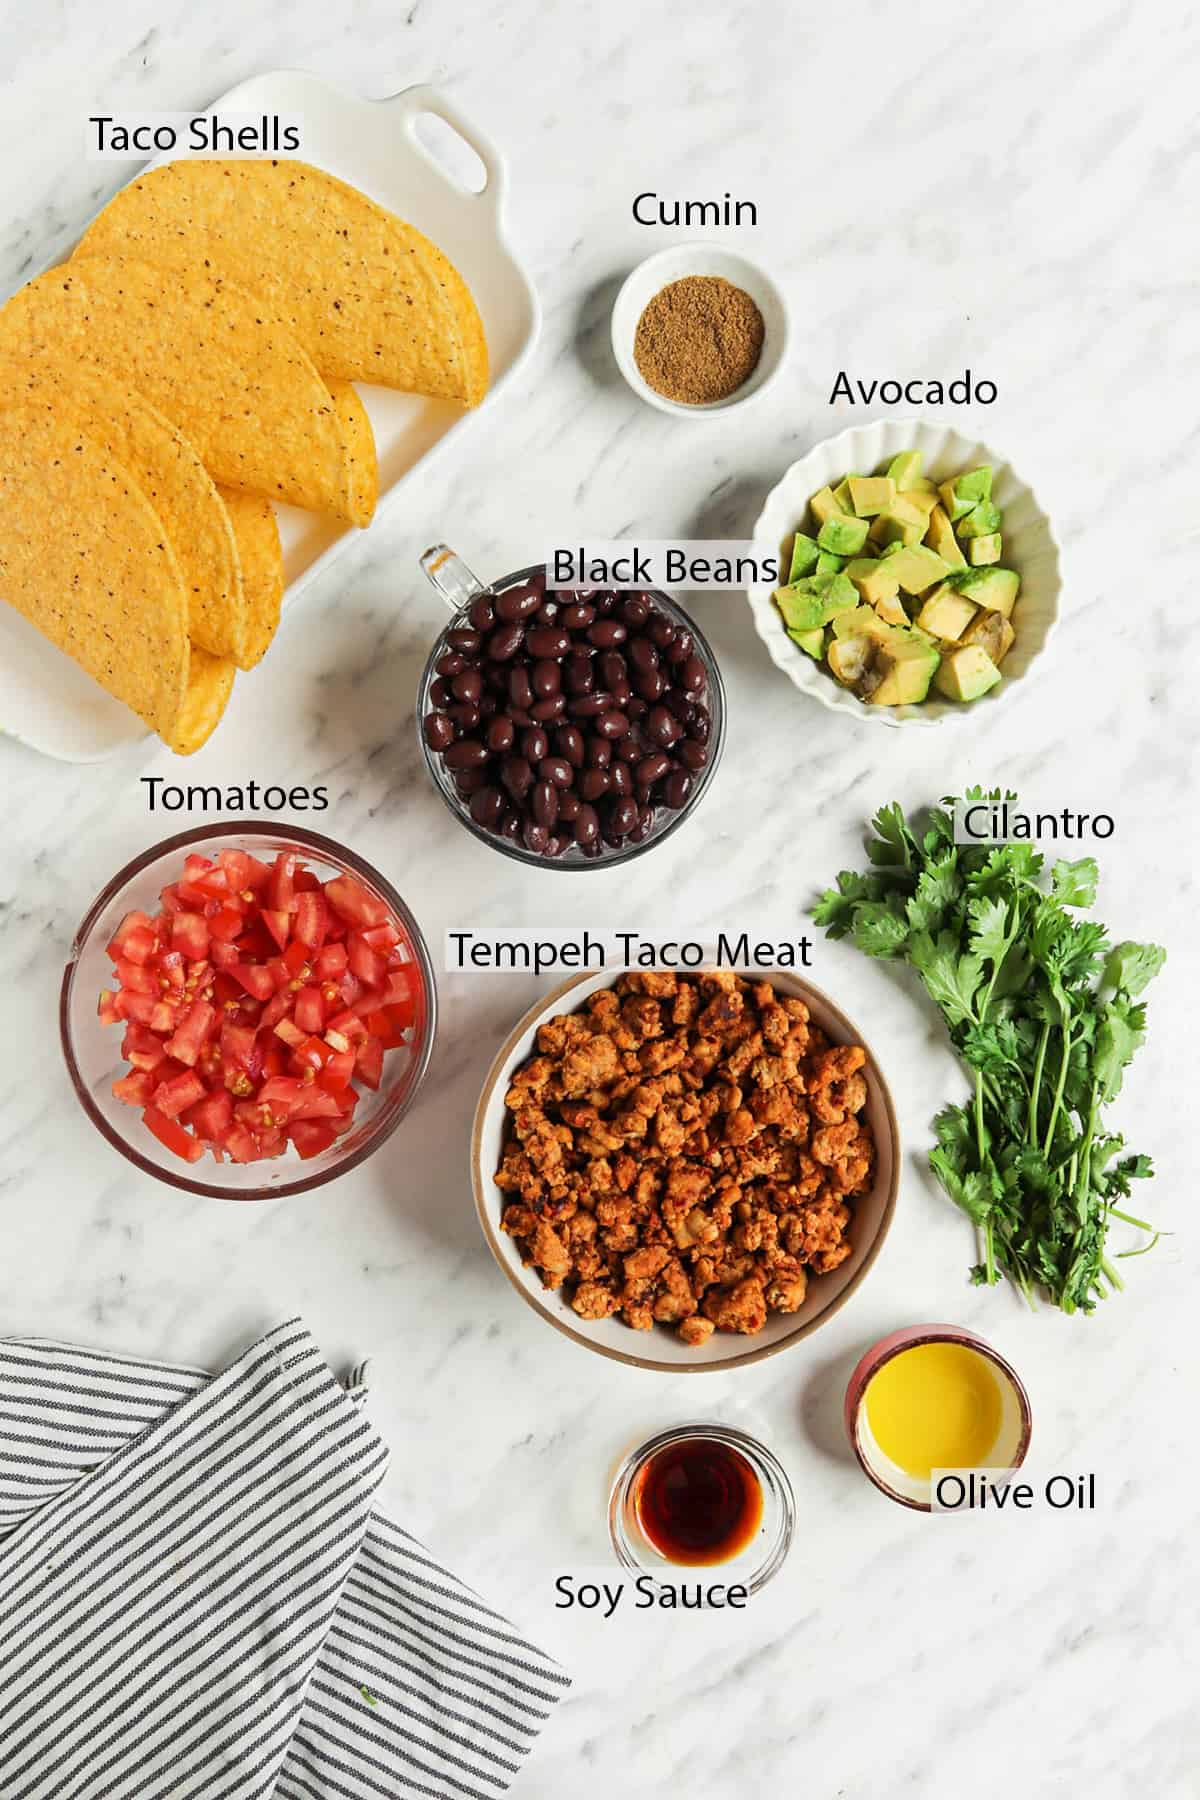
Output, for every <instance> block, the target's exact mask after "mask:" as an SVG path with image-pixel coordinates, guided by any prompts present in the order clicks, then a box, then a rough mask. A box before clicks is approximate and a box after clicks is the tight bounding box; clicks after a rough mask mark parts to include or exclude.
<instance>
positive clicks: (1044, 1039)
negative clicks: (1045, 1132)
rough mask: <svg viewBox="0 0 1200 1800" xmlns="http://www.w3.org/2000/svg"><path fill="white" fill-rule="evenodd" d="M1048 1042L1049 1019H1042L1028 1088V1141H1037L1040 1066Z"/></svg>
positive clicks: (1042, 1063) (1044, 1058)
mask: <svg viewBox="0 0 1200 1800" xmlns="http://www.w3.org/2000/svg"><path fill="white" fill-rule="evenodd" d="M1049 1042H1050V1021H1049V1019H1044V1020H1043V1021H1042V1034H1041V1036H1040V1037H1039V1039H1038V1047H1037V1057H1036V1059H1035V1061H1034V1065H1033V1082H1032V1084H1031V1086H1030V1089H1029V1141H1030V1143H1032V1144H1036V1143H1037V1141H1038V1100H1039V1097H1040V1094H1041V1087H1042V1068H1043V1066H1044V1064H1045V1061H1046V1045H1047V1044H1048V1043H1049Z"/></svg>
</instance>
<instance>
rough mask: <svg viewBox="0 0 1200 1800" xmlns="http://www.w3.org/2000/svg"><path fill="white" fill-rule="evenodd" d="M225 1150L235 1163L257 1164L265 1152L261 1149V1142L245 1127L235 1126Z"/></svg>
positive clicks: (227, 1138)
mask: <svg viewBox="0 0 1200 1800" xmlns="http://www.w3.org/2000/svg"><path fill="white" fill-rule="evenodd" d="M224 1148H225V1149H226V1150H228V1152H229V1155H230V1157H231V1159H232V1160H233V1161H234V1162H239V1163H248V1162H257V1161H258V1160H259V1158H260V1157H261V1156H262V1155H263V1154H264V1152H263V1151H262V1150H261V1149H260V1148H259V1140H258V1138H257V1137H256V1135H255V1134H254V1132H252V1131H250V1130H249V1128H248V1127H247V1126H245V1125H240V1124H239V1125H233V1126H231V1127H230V1129H229V1132H228V1134H227V1135H226V1138H225V1145H224Z"/></svg>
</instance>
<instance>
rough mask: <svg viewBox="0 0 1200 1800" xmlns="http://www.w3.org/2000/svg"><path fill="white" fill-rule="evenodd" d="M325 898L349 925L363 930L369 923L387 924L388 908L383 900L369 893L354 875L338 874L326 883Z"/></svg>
mask: <svg viewBox="0 0 1200 1800" xmlns="http://www.w3.org/2000/svg"><path fill="white" fill-rule="evenodd" d="M325 898H326V899H327V900H328V902H329V904H330V906H332V907H333V909H334V911H335V912H337V913H340V914H341V916H342V918H343V919H344V920H345V921H346V923H347V925H353V926H356V927H357V928H358V930H360V931H361V930H363V928H364V927H365V926H368V925H385V924H386V923H387V921H388V909H387V907H386V906H385V905H384V903H383V901H382V900H379V899H377V898H376V897H375V895H374V894H371V893H368V891H367V889H366V888H365V887H364V886H363V884H362V882H361V881H355V879H354V877H353V876H352V875H338V876H336V877H335V878H334V879H333V880H332V881H327V882H326V883H325Z"/></svg>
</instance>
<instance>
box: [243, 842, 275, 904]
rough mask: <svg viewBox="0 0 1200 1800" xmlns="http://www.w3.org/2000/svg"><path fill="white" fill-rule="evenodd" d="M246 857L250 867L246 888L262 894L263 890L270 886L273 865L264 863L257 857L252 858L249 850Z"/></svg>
mask: <svg viewBox="0 0 1200 1800" xmlns="http://www.w3.org/2000/svg"><path fill="white" fill-rule="evenodd" d="M245 857H246V861H247V863H248V864H249V865H250V866H249V870H248V872H247V875H246V886H247V887H248V888H249V889H250V890H251V891H252V892H253V893H255V894H261V893H262V891H263V889H264V888H265V887H268V886H269V885H270V881H271V865H270V863H268V862H262V861H261V860H260V859H259V858H258V857H257V856H252V855H251V854H250V852H249V851H248V850H247V851H246V852H245Z"/></svg>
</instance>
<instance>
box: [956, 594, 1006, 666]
mask: <svg viewBox="0 0 1200 1800" xmlns="http://www.w3.org/2000/svg"><path fill="white" fill-rule="evenodd" d="M1015 636H1016V633H1015V632H1014V631H1013V628H1012V626H1011V625H1010V624H1009V622H1008V620H1007V619H1006V618H1005V616H1004V614H1003V613H998V612H993V611H992V609H991V608H990V607H988V606H981V607H980V608H979V610H978V612H977V613H976V614H975V617H974V618H973V619H972V620H971V623H970V624H969V625H968V626H967V629H966V630H965V631H964V632H963V633H962V636H961V637H960V638H959V640H958V641H959V643H960V644H978V645H979V648H980V649H981V650H986V651H987V653H988V655H989V656H990V657H991V659H992V661H993V662H994V663H996V664H999V663H1001V662H1002V661H1003V660H1004V657H1005V656H1006V655H1007V653H1008V649H1009V646H1010V645H1011V644H1012V641H1013V638H1014V637H1015Z"/></svg>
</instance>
